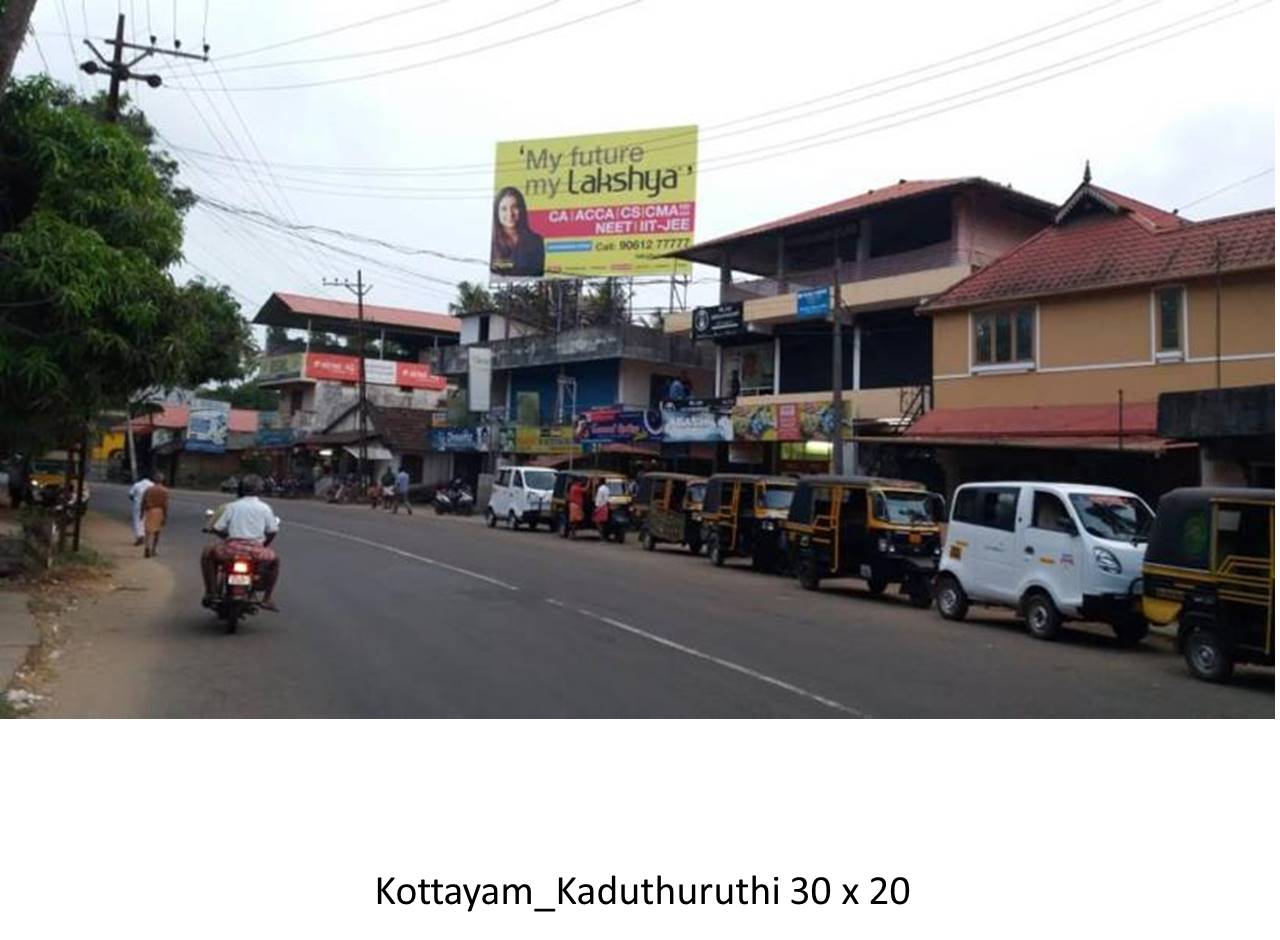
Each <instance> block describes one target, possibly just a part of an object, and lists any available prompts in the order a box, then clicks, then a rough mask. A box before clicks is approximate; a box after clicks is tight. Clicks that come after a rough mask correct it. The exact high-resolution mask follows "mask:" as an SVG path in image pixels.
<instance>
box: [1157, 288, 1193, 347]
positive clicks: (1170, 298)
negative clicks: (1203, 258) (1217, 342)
mask: <svg viewBox="0 0 1280 940" xmlns="http://www.w3.org/2000/svg"><path fill="white" fill-rule="evenodd" d="M1154 293H1155V299H1154V308H1155V321H1156V322H1155V334H1156V336H1155V339H1156V356H1157V358H1166V359H1167V358H1173V357H1180V356H1181V355H1182V351H1183V347H1182V341H1183V336H1182V324H1183V321H1184V319H1185V315H1186V302H1187V295H1186V291H1184V290H1183V289H1182V288H1181V287H1158V288H1156V290H1155V292H1154Z"/></svg>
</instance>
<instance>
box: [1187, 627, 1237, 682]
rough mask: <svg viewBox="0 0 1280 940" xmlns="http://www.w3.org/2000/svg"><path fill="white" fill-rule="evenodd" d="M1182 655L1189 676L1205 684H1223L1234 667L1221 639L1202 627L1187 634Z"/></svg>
mask: <svg viewBox="0 0 1280 940" xmlns="http://www.w3.org/2000/svg"><path fill="white" fill-rule="evenodd" d="M1182 655H1183V657H1184V658H1185V659H1186V661H1187V668H1188V669H1189V670H1191V674H1192V675H1193V676H1195V677H1196V678H1197V679H1203V680H1204V681H1205V682H1225V681H1226V680H1227V679H1229V678H1230V677H1231V671H1232V669H1233V668H1234V667H1235V664H1234V663H1233V662H1232V661H1231V654H1230V652H1229V651H1228V650H1227V647H1226V644H1225V643H1223V642H1222V638H1221V637H1220V636H1218V634H1216V633H1214V632H1213V631H1212V630H1206V629H1205V628H1203V627H1195V628H1194V629H1192V631H1191V633H1190V634H1188V636H1187V639H1186V642H1185V643H1184V644H1183V647H1182Z"/></svg>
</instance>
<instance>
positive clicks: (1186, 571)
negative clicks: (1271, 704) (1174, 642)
mask: <svg viewBox="0 0 1280 940" xmlns="http://www.w3.org/2000/svg"><path fill="white" fill-rule="evenodd" d="M1275 505H1276V500H1275V490H1260V489H1227V488H1207V487H1189V488H1186V489H1178V490H1172V491H1171V492H1169V493H1166V494H1165V495H1164V496H1162V497H1161V498H1160V504H1159V506H1158V508H1157V510H1156V520H1155V524H1154V525H1153V526H1152V528H1151V540H1150V541H1149V542H1148V543H1147V554H1146V558H1145V560H1144V561H1143V565H1142V611H1143V614H1144V615H1145V616H1146V618H1147V619H1148V620H1149V621H1151V622H1152V623H1155V624H1160V625H1165V624H1170V623H1174V622H1176V623H1177V625H1178V648H1179V649H1180V650H1181V651H1182V654H1183V656H1184V657H1185V658H1186V660H1187V668H1188V669H1190V670H1191V674H1192V675H1193V676H1195V677H1196V678H1199V679H1205V680H1208V681H1210V682H1221V681H1223V680H1225V679H1227V678H1228V677H1229V676H1230V675H1231V671H1232V669H1233V668H1234V667H1235V664H1236V663H1259V664H1262V665H1268V666H1274V665H1275V662H1276V651H1275V639H1276V607H1275V594H1276V538H1275V531H1276V530H1275V514H1276V510H1275Z"/></svg>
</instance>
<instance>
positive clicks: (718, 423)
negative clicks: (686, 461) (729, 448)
mask: <svg viewBox="0 0 1280 940" xmlns="http://www.w3.org/2000/svg"><path fill="white" fill-rule="evenodd" d="M733 404H734V400H733V399H732V398H687V399H684V400H683V401H664V402H663V403H662V404H661V406H660V408H659V412H658V413H659V414H660V415H661V417H662V440H663V441H664V442H665V443H668V444H672V443H682V444H683V443H723V442H726V441H731V440H733Z"/></svg>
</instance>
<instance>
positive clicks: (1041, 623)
mask: <svg viewBox="0 0 1280 940" xmlns="http://www.w3.org/2000/svg"><path fill="white" fill-rule="evenodd" d="M1022 615H1023V616H1024V617H1026V618H1027V632H1029V633H1030V634H1031V635H1032V636H1033V637H1035V638H1036V639H1037V640H1052V639H1053V638H1054V637H1056V636H1057V635H1058V630H1059V628H1061V626H1062V614H1060V613H1058V608H1057V607H1056V606H1054V603H1053V598H1051V597H1050V596H1049V595H1048V594H1046V593H1044V592H1043V591H1035V592H1034V593H1032V594H1029V595H1028V596H1027V598H1026V600H1024V601H1023V602H1022Z"/></svg>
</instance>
